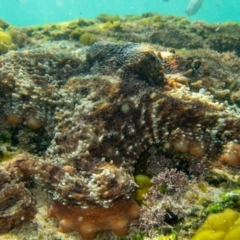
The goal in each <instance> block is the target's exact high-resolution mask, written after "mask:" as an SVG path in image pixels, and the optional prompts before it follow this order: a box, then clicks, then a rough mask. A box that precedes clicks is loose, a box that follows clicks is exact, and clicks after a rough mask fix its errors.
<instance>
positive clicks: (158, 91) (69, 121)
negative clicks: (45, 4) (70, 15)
mask: <svg viewBox="0 0 240 240" xmlns="http://www.w3.org/2000/svg"><path fill="white" fill-rule="evenodd" d="M103 17H104V18H103ZM144 17H145V21H146V28H147V29H149V28H150V27H149V26H150V25H149V24H147V23H148V22H152V21H153V22H154V23H155V24H156V26H157V24H159V28H161V24H162V22H164V18H163V17H158V16H155V17H153V15H151V14H146V15H145V16H144ZM115 18H117V20H115ZM137 19H138V18H137ZM138 20H139V19H138ZM99 21H100V22H101V23H100V22H99ZM115 21H117V22H118V24H116V25H118V26H119V27H120V28H121V29H119V28H118V29H115V28H114V29H111V27H109V28H108V27H107V26H108V24H105V27H104V29H102V23H108V22H110V23H111V24H109V26H110V25H112V24H113V23H115ZM131 21H132V22H134V20H133V19H132V20H131ZM131 21H130V20H129V22H127V21H126V22H124V21H123V20H122V19H121V18H120V17H114V18H113V20H109V19H108V18H107V17H106V16H102V17H99V18H98V19H97V20H96V22H94V21H87V20H86V21H83V20H82V19H80V20H78V21H75V22H74V23H69V24H67V23H66V24H64V27H65V29H68V26H70V25H71V24H72V26H73V25H74V24H76V26H75V25H74V26H75V28H78V30H77V31H75V32H74V28H73V27H72V28H71V31H67V32H61V26H59V28H57V31H56V32H54V34H53V35H51V34H50V35H49V36H48V37H49V39H50V40H52V39H51V38H53V36H55V37H56V36H58V37H59V38H61V37H63V38H64V37H65V36H68V37H69V39H72V41H46V39H44V40H43V39H42V41H40V38H41V34H40V33H41V31H42V29H41V28H39V30H38V29H37V28H35V29H34V30H33V28H32V29H30V28H29V29H25V30H23V31H22V32H23V33H24V34H25V35H24V36H23V35H20V33H19V32H18V31H17V30H16V29H14V28H12V29H11V31H10V32H11V36H12V41H13V42H14V43H15V44H16V45H17V46H18V47H19V46H20V45H21V47H23V46H24V45H26V46H25V47H23V48H21V49H17V50H14V51H8V52H7V53H5V54H2V55H1V57H0V69H1V75H0V86H1V88H0V111H1V117H0V131H1V132H2V133H4V132H7V133H9V136H10V137H9V138H10V141H9V142H8V143H6V142H4V141H0V150H1V146H4V147H5V148H6V149H7V151H8V152H12V155H14V154H15V157H12V158H11V159H10V160H8V161H3V162H2V163H1V169H0V184H1V185H0V216H1V217H0V229H1V230H0V231H1V233H2V234H3V236H4V234H7V232H9V231H11V232H12V233H14V234H15V235H16V236H17V235H18V234H20V233H16V232H14V231H15V230H14V229H15V228H17V227H20V226H21V225H23V223H29V222H31V221H32V222H34V221H36V223H37V224H38V227H39V228H40V229H41V231H42V230H43V229H44V225H42V223H41V224H40V223H39V222H37V220H36V219H38V218H39V216H40V215H41V214H42V208H41V205H43V206H44V207H45V208H47V207H48V211H47V210H46V209H45V214H47V212H48V214H49V216H51V217H53V218H56V219H57V221H58V222H59V230H60V231H62V232H65V233H67V232H71V231H77V232H78V233H79V234H80V236H81V237H82V238H83V239H89V240H90V239H95V238H96V236H97V234H98V233H101V232H102V231H106V230H108V231H112V232H113V233H114V234H116V235H117V236H125V235H127V234H128V232H129V229H130V230H132V229H133V228H134V227H135V230H136V229H137V231H140V230H141V231H142V230H143V229H144V234H143V235H149V236H151V237H154V236H156V235H158V234H160V233H161V234H166V236H168V235H169V236H170V235H171V234H169V233H170V232H171V231H172V230H173V228H175V229H176V230H177V231H179V236H178V237H179V239H181V238H180V237H183V238H184V237H188V239H190V238H191V235H192V234H193V231H194V229H197V228H198V226H199V220H200V219H203V218H204V217H206V214H205V215H200V216H199V218H200V219H197V217H196V216H197V215H198V214H197V213H196V211H198V212H201V207H202V205H203V204H202V203H204V204H206V205H207V204H209V203H212V202H214V201H216V197H215V196H217V195H218V194H220V193H221V191H226V189H225V188H227V190H229V188H231V186H234V187H236V185H238V184H239V179H237V178H236V177H235V178H232V180H231V181H232V182H231V183H232V185H231V186H228V185H227V184H226V185H225V186H224V185H223V184H220V183H222V182H221V181H224V180H223V179H222V178H219V179H217V180H216V178H215V176H216V173H215V172H214V171H213V169H216V168H217V169H222V171H223V172H224V173H225V175H226V172H227V173H228V175H230V176H234V175H236V174H235V173H236V169H238V167H239V165H240V142H239V141H240V136H239V130H240V115H239V105H238V98H239V96H240V95H238V94H239V93H238V87H239V85H240V81H239V79H238V76H239V74H240V68H239V67H238V66H236V63H239V62H240V61H239V58H238V57H237V56H236V55H235V54H233V53H217V52H214V51H213V50H209V49H207V50H206V49H204V50H201V49H199V50H184V49H182V50H178V49H175V50H174V49H166V48H165V47H163V46H160V45H157V44H155V45H153V44H150V43H149V44H136V43H125V42H123V43H112V42H109V41H98V40H100V38H99V39H95V38H94V41H91V39H89V38H87V37H89V36H93V35H91V34H96V33H97V32H98V31H100V32H102V33H103V35H102V37H103V38H104V37H105V36H106V35H107V34H108V36H111V37H112V38H113V37H116V36H117V37H116V38H115V41H116V42H117V40H119V39H121V38H122V37H123V35H124V34H126V32H124V29H127V28H129V26H131V24H132V22H131ZM160 22H161V24H160ZM94 24H95V25H96V29H93V26H94ZM165 24H169V23H167V22H166V23H165ZM181 24H189V23H184V22H182V23H181ZM156 26H155V27H156ZM141 27H142V26H140V28H141ZM46 29H51V30H49V31H50V32H51V31H55V30H56V29H55V28H54V27H53V26H52V27H51V28H50V27H49V26H46ZM46 29H45V30H46ZM83 29H84V30H83ZM111 31H112V32H111ZM136 31H137V30H136ZM28 32H31V34H32V36H33V37H32V39H31V38H30V37H27V38H26V36H27V33H28ZM73 32H74V34H73ZM106 32H108V33H106ZM88 33H89V35H88ZM84 34H85V35H84ZM104 34H106V35H104ZM156 34H157V33H156ZM165 34H166V33H165ZM17 36H19V37H20V38H19V39H20V40H21V41H20V42H18V41H17ZM84 36H86V39H85V37H84ZM94 36H95V35H94ZM81 38H82V40H83V39H84V42H81ZM132 38H135V41H136V42H137V39H138V42H141V41H142V40H141V39H143V38H142V37H141V36H139V38H137V36H136V35H134V36H133V34H132ZM36 39H38V42H36ZM79 39H80V42H79ZM101 39H102V38H101ZM153 39H154V38H153V35H151V37H150V41H151V42H153ZM55 40H56V39H55ZM85 40H86V41H85ZM154 41H155V40H154ZM29 42H31V43H32V44H30V45H27V43H29ZM154 43H156V42H154ZM18 44H19V45H18ZM84 45H87V46H84ZM88 45H89V46H88ZM174 47H175V46H174ZM219 66H220V67H219ZM233 67H234V69H233ZM230 86H231V88H230ZM226 89H229V90H228V91H225V90H226ZM221 91H223V92H221ZM220 93H221V94H220ZM0 136H2V134H0ZM30 136H31V137H30ZM19 149H20V150H25V152H24V153H23V152H22V153H21V154H19V152H21V151H19ZM153 149H155V150H156V151H155V150H153ZM0 153H1V154H4V151H2V152H1V151H0ZM207 173H208V176H207V177H206V175H207ZM214 174H215V175H214ZM147 176H148V177H147ZM209 176H210V177H209ZM152 177H153V178H152ZM151 178H152V180H151V182H150V179H151ZM162 178H165V180H166V179H168V181H166V182H167V184H165V185H164V186H162V185H161V186H160V187H159V186H158V187H157V186H154V185H152V184H154V183H155V184H156V181H157V179H158V180H159V179H161V181H163V182H164V179H162ZM192 178H194V179H193V180H192ZM171 179H174V184H173V182H172V184H171V181H172V180H171ZM183 179H184V181H182V182H181V181H180V180H183ZM198 179H199V180H200V181H201V182H204V186H205V188H206V190H204V191H202V188H201V189H200V187H199V186H200V185H199V184H197V181H198ZM229 179H230V177H229ZM178 180H179V181H178ZM159 181H160V180H159ZM194 181H195V182H194ZM183 182H184V185H186V189H189V188H190V190H192V192H191V193H189V192H185V190H184V191H181V183H183ZM178 183H179V184H178ZM211 184H212V185H211ZM217 184H218V185H217ZM194 186H195V187H194ZM196 186H198V187H196ZM216 186H217V187H216ZM187 187H188V188H187ZM184 189H185V186H184ZM193 189H194V190H193ZM209 189H210V190H211V191H212V192H215V194H213V195H214V197H215V198H214V197H213V195H212V194H210V191H208V190H209ZM42 190H44V191H42ZM135 191H136V194H135V199H134V198H133V196H134V193H135ZM158 191H159V192H158ZM39 192H43V193H45V194H46V196H47V198H48V201H47V204H46V203H44V201H43V202H39V201H40V200H39V201H38V194H39ZM158 196H160V197H161V198H158ZM178 196H181V201H180V202H181V203H183V202H185V203H187V205H185V206H184V207H182V208H181V205H180V202H178V203H177V197H178ZM211 197H212V198H214V199H211ZM184 198H186V199H187V200H186V201H185V199H184ZM154 199H156V201H155V202H151V201H152V200H154ZM135 200H138V201H140V202H141V204H140V206H139V205H138V204H137V203H136V201H135ZM162 200H164V201H162ZM156 203H159V206H160V205H161V204H162V205H161V206H164V211H162V209H157V205H156ZM174 203H175V205H174ZM151 207H152V209H155V208H156V209H157V210H158V212H159V213H160V214H162V215H161V216H160V215H159V216H156V214H155V213H153V211H151ZM146 209H147V210H146ZM148 210H149V211H148ZM144 211H145V212H144ZM155 212H156V211H155ZM202 212H203V211H202ZM183 213H184V214H183ZM141 214H142V215H141ZM143 214H144V215H143ZM154 214H155V215H154ZM139 215H140V218H139ZM153 215H154V216H153ZM188 215H189V216H191V217H192V218H194V219H197V220H195V222H194V221H193V220H192V221H193V223H194V224H193V225H190V224H189V222H188ZM183 216H184V219H183ZM193 216H194V217H193ZM138 218H139V219H140V220H138ZM143 219H144V227H143V225H142V226H141V224H142V223H143V221H142V220H143ZM153 219H154V221H155V220H156V224H155V225H154V224H153ZM189 219H190V218H189ZM48 221H49V222H50V223H51V224H53V223H52V222H51V220H48ZM141 221H142V222H141ZM189 221H190V220H189ZM45 222H46V220H45ZM159 223H163V225H162V228H161V227H159V225H160V224H159ZM29 226H30V225H29ZM156 226H157V227H156ZM189 226H191V227H192V226H194V228H192V229H190V227H189ZM12 229H13V230H12ZM139 229H140V230H139ZM189 229H190V230H189ZM188 231H189V233H188ZM33 232H34V233H33V234H35V235H36V236H37V235H38V233H37V232H38V230H33ZM25 234H26V233H25ZM49 234H50V233H49ZM106 234H110V233H106ZM130 234H131V233H130ZM137 234H138V233H137ZM55 235H56V233H54V231H53V232H52V233H51V235H50V236H51V237H52V238H54V236H55ZM30 236H31V237H32V236H33V235H30ZM36 236H35V237H36ZM63 238H64V237H63ZM108 239H114V236H113V235H110V237H109V238H108Z"/></svg>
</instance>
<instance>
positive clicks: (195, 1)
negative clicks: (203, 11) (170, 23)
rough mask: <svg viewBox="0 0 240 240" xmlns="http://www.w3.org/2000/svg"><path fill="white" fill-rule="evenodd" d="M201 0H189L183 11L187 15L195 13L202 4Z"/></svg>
mask: <svg viewBox="0 0 240 240" xmlns="http://www.w3.org/2000/svg"><path fill="white" fill-rule="evenodd" d="M202 4H203V0H190V2H189V4H188V6H187V9H186V11H185V13H186V14H187V16H190V15H193V14H195V13H196V12H197V11H198V10H199V8H200V7H201V6H202Z"/></svg>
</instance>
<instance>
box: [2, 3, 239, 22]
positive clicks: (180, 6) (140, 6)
mask: <svg viewBox="0 0 240 240" xmlns="http://www.w3.org/2000/svg"><path fill="white" fill-rule="evenodd" d="M188 2H189V0H181V1H180V0H168V1H164V0H141V1H135V0H99V1H96V0H41V1H34V0H1V2H0V17H1V18H2V19H4V20H5V21H7V22H9V23H10V24H12V25H17V26H28V25H36V24H44V23H54V22H62V21H69V20H73V19H76V18H79V17H83V18H95V17H97V16H98V15H99V14H101V13H107V14H118V15H127V14H142V13H144V12H155V13H160V14H164V15H166V14H172V15H176V16H184V15H185V10H186V7H187V5H188ZM189 19H190V20H203V21H206V22H210V23H216V22H225V21H232V22H239V21H240V8H239V1H238V0H231V1H225V0H204V2H203V4H202V6H201V8H200V10H199V11H198V12H197V13H196V14H194V15H193V16H190V17H189Z"/></svg>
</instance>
